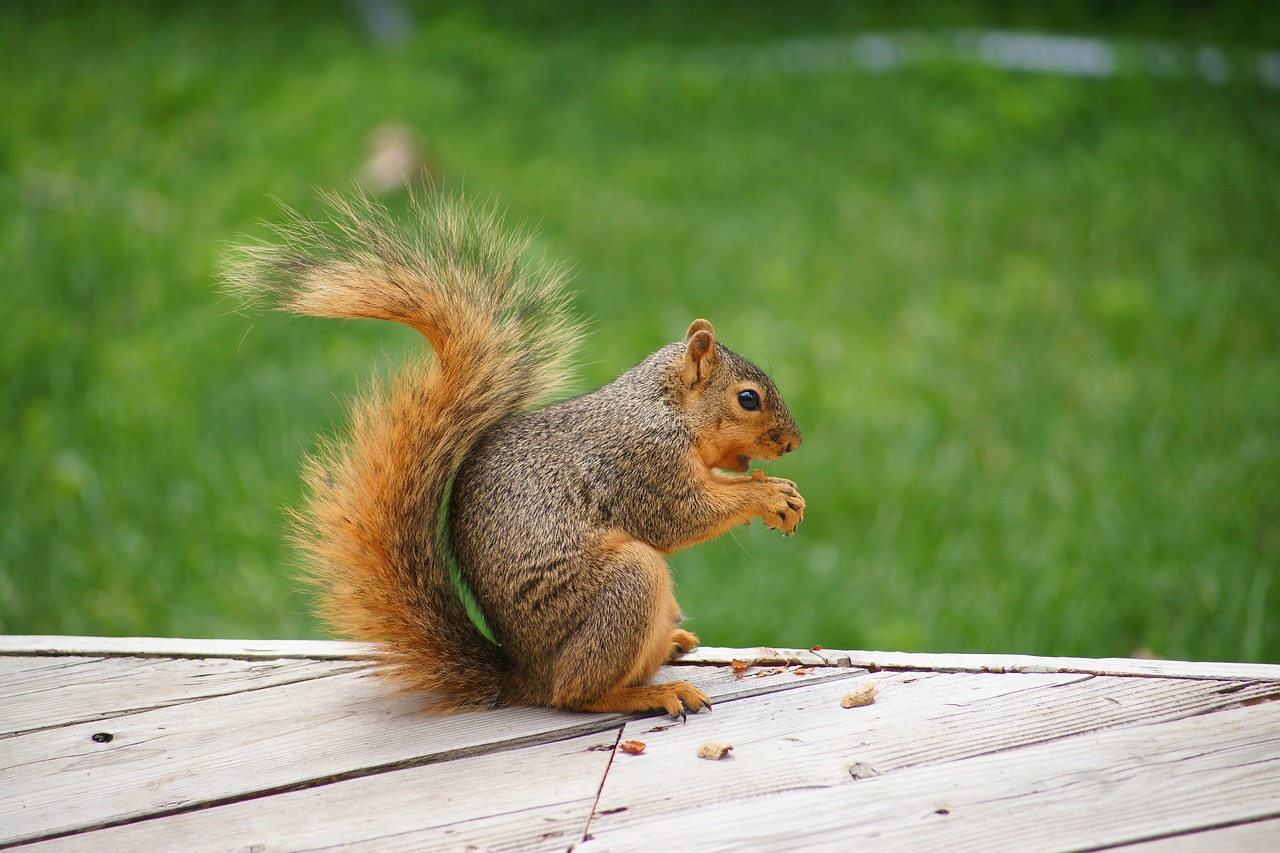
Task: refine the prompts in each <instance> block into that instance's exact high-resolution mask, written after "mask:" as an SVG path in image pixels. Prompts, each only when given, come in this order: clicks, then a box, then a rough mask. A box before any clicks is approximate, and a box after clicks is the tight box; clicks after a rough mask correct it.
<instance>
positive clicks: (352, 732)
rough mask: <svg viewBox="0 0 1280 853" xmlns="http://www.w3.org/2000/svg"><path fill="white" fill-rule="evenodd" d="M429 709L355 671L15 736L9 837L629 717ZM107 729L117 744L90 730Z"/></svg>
mask: <svg viewBox="0 0 1280 853" xmlns="http://www.w3.org/2000/svg"><path fill="white" fill-rule="evenodd" d="M242 665H243V666H248V665H249V664H248V663H242ZM673 675H677V676H684V675H687V676H689V677H691V679H693V680H694V681H695V682H696V683H697V684H698V685H699V686H701V687H702V688H703V689H704V690H706V691H707V693H708V694H709V695H711V696H712V697H713V699H715V700H716V701H726V700H728V699H732V698H736V697H741V696H748V695H756V694H760V693H767V692H770V691H777V690H781V689H785V688H788V687H790V686H792V685H793V684H795V683H798V682H799V681H801V680H802V678H801V677H797V676H795V675H794V674H793V673H792V672H778V673H775V674H772V675H768V676H766V677H763V678H744V679H738V678H736V677H735V676H734V673H733V672H732V670H731V669H730V668H728V667H689V668H674V667H673V668H667V669H666V670H664V671H663V672H662V673H660V677H671V676H673ZM853 675H856V672H855V671H852V670H833V671H831V672H828V673H827V674H826V677H828V678H847V677H851V676H853ZM819 677H822V676H820V675H818V674H814V675H812V676H807V677H805V678H814V679H817V678H819ZM811 683H817V682H816V681H815V682H811ZM420 708H421V701H420V700H418V699H415V698H413V697H393V696H390V695H388V694H387V693H386V692H385V690H384V689H382V688H381V686H380V685H378V684H377V682H376V680H374V679H373V678H372V677H371V676H370V674H369V673H368V672H367V671H359V672H346V673H338V674H334V675H331V676H329V677H326V678H324V679H320V680H308V681H300V682H296V683H291V684H282V685H278V686H275V687H273V688H272V689H270V690H261V691H251V692H241V693H236V694H230V695H222V696H213V697H210V698H207V699H204V700H201V701H199V702H188V703H183V704H177V705H170V706H167V707H162V708H156V709H153V710H147V711H143V712H140V713H134V714H127V715H124V716H120V717H116V718H114V719H112V720H110V721H109V722H106V723H104V722H91V723H78V724H75V725H68V726H63V727H59V728H56V729H49V730H42V731H38V732H31V733H28V734H23V735H18V736H14V737H11V738H8V739H6V740H5V748H4V749H3V750H0V779H2V780H3V781H4V785H3V786H0V843H4V842H6V841H7V842H13V841H17V840H21V839H29V838H39V837H42V836H45V835H48V834H52V833H60V832H68V831H75V830H79V829H84V828H87V827H93V826H97V825H100V824H107V823H114V822H119V821H128V820H137V819H141V818H143V817H147V816H150V815H155V814H161V813H164V812H166V811H173V810H180V809H186V808H192V807H196V806H199V805H201V804H206V803H213V802H218V801H223V800H226V799H238V798H242V797H246V796H254V795H257V794H259V793H261V792H264V791H269V790H272V789H275V788H283V787H291V786H298V785H311V784H318V783H320V782H323V781H326V780H331V779H334V778H340V777H344V776H351V775H361V774H366V773H369V772H373V771H375V770H377V769H379V768H385V767H388V766H396V765H402V764H421V763H426V762H429V761H437V760H442V759H445V758H449V757H452V756H456V755H463V754H468V753H471V752H477V751H491V750H494V749H504V748H507V747H508V746H510V745H511V744H513V743H520V742H546V741H550V740H556V739H562V738H565V737H570V736H573V735H577V734H582V733H585V732H596V731H603V730H605V729H608V728H610V727H612V726H616V725H617V724H618V721H619V720H621V719H623V718H622V717H621V716H619V715H599V714H595V715H592V714H570V713H564V712H555V711H550V710H546V709H534V708H516V709H506V710H503V711H494V712H487V713H477V714H467V715H458V716H452V717H427V716H424V715H422V714H421V713H420ZM659 719H661V720H665V721H667V722H670V721H669V720H667V718H666V717H661V718H659ZM104 731H105V733H107V734H110V735H111V740H110V742H109V743H99V742H96V741H94V740H93V736H94V735H99V734H101V733H103V732H104ZM121 778H127V779H128V780H129V784H128V785H121V784H119V782H120V780H121ZM73 806H74V807H73Z"/></svg>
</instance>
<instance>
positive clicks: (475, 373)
mask: <svg viewBox="0 0 1280 853" xmlns="http://www.w3.org/2000/svg"><path fill="white" fill-rule="evenodd" d="M326 201H327V202H328V203H329V204H330V206H331V208H332V209H333V212H334V216H333V217H332V219H333V222H332V223H331V225H332V226H333V227H332V228H328V227H325V226H322V225H319V224H316V223H313V222H309V221H305V220H303V219H301V218H300V217H297V216H293V217H292V219H291V221H290V222H289V223H288V224H287V225H284V226H281V227H279V228H277V229H276V231H277V235H278V237H279V238H280V240H279V242H278V243H276V244H273V245H258V246H251V247H247V248H244V249H241V250H239V251H238V252H237V253H236V254H235V255H234V256H233V257H232V258H231V260H230V262H229V263H228V265H227V270H226V272H225V274H224V279H225V282H226V286H227V290H228V291H229V292H231V293H233V294H236V295H239V296H241V297H242V298H245V299H247V300H249V301H250V302H256V303H260V304H261V303H265V304H269V305H274V306H276V307H280V308H283V309H286V310H288V311H292V312H295V313H298V314H308V315H313V316H317V317H343V318H364V317H368V318H376V319H381V320H393V321H395V322H398V323H404V324H405V325H408V326H411V327H412V328H414V329H417V330H418V331H419V332H421V333H422V335H423V336H424V337H426V339H427V341H428V342H429V343H430V344H431V347H432V349H434V350H435V353H436V357H435V359H434V360H430V361H428V360H425V359H424V360H422V361H421V362H418V363H409V364H406V366H404V367H403V368H402V369H401V372H400V374H399V375H398V376H397V377H396V378H395V379H394V380H393V381H392V382H390V383H388V384H386V385H375V387H373V388H372V389H371V390H370V391H368V392H366V394H365V395H364V396H363V397H362V398H360V399H358V400H357V401H356V402H355V403H354V404H353V406H352V411H351V425H350V431H349V434H348V435H347V436H345V437H341V438H337V439H334V440H331V441H329V442H327V443H326V444H324V445H323V446H322V447H321V449H320V450H319V451H318V452H317V453H316V455H314V456H312V457H311V458H310V459H309V460H308V462H307V465H306V469H305V474H304V477H305V480H306V483H307V486H308V487H309V497H308V498H307V501H306V503H305V504H304V505H303V506H302V507H301V508H300V509H299V510H298V511H296V512H295V513H294V529H293V539H294V541H295V542H296V543H297V544H298V545H299V546H300V547H301V548H302V550H303V551H304V552H305V553H306V554H307V555H308V557H309V558H310V561H309V562H310V567H309V571H310V574H311V576H312V578H313V579H314V581H315V582H316V585H317V587H318V589H319V609H320V613H321V615H322V616H323V618H324V619H325V621H327V622H328V623H329V625H330V626H331V627H332V628H334V629H335V630H336V631H338V632H339V633H341V634H342V635H344V636H347V637H351V638H353V639H359V640H367V641H371V642H374V643H377V644H378V645H379V646H380V647H381V650H382V659H383V662H384V664H385V666H384V668H383V672H384V673H385V674H386V675H387V676H389V677H390V678H391V679H392V680H393V681H395V682H397V683H398V684H399V685H400V686H401V687H403V688H405V689H407V690H411V691H415V692H416V691H423V692H431V693H434V694H435V700H434V701H435V707H436V709H438V710H450V709H462V708H474V707H493V706H495V705H499V704H502V703H503V700H504V692H505V690H506V686H507V684H508V681H509V676H508V673H509V664H508V661H507V660H506V658H505V657H504V656H503V655H502V653H501V651H500V649H499V648H498V647H497V646H496V645H494V644H493V643H491V642H490V641H489V640H488V639H486V638H485V637H484V635H483V634H481V633H480V631H479V630H478V629H477V628H476V627H475V625H474V624H473V623H472V622H471V620H470V618H469V617H468V615H467V612H466V610H465V608H464V606H463V604H462V602H461V599H460V598H459V596H458V593H457V591H456V590H455V588H454V586H453V583H452V580H451V578H450V574H449V567H448V557H447V556H446V555H447V550H446V548H445V546H444V545H443V544H442V543H441V541H440V535H439V530H440V519H441V512H442V508H443V505H444V502H445V498H446V493H447V491H448V488H449V481H450V478H451V476H452V474H453V472H454V470H455V469H456V468H457V467H458V465H459V464H460V463H461V461H462V460H463V458H464V457H465V456H466V454H467V452H468V451H469V450H470V449H471V448H472V447H473V446H474V445H475V443H476V442H477V441H478V440H479V438H480V436H481V434H482V433H483V432H484V431H485V430H487V429H488V428H489V427H491V426H492V425H493V424H495V423H496V422H497V421H499V420H501V419H502V418H504V417H506V416H508V415H510V414H512V413H515V412H518V411H521V410H523V409H526V408H528V407H530V406H532V405H534V404H536V403H538V402H542V401H544V400H545V399H546V398H548V397H549V396H551V395H552V394H554V393H555V392H557V391H559V390H560V388H561V386H562V385H563V384H564V383H565V381H566V380H567V378H568V372H569V368H570V359H571V354H572V353H573V351H574V350H575V349H576V346H577V343H578V338H579V337H580V328H579V326H578V325H577V324H576V322H575V321H574V320H573V319H572V318H571V314H570V312H569V310H568V303H567V295H566V292H565V290H564V279H565V275H564V272H563V269H561V268H557V267H551V266H547V265H545V264H540V263H537V262H535V261H533V260H531V259H530V258H529V253H528V248H529V239H528V238H527V237H516V238H513V237H510V236H506V235H504V233H503V230H502V227H501V222H500V220H499V217H498V216H497V214H496V213H495V212H494V211H493V210H492V209H480V208H477V207H475V206H472V205H470V204H468V203H466V202H465V201H463V200H461V199H458V198H453V199H443V198H442V199H435V200H432V201H429V202H425V203H417V202H415V205H414V214H415V215H416V218H417V219H418V220H419V221H418V222H417V223H414V224H413V225H412V226H411V227H404V226H402V225H400V224H399V223H397V222H395V221H394V220H393V219H392V217H391V216H390V214H388V212H387V211H386V209H385V208H384V207H382V206H381V205H379V204H378V203H377V202H374V201H371V200H369V199H367V198H366V197H363V196H359V197H356V198H354V199H352V200H344V199H340V198H336V197H328V198H327V199H326Z"/></svg>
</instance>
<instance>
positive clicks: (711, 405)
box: [680, 320, 800, 471]
mask: <svg viewBox="0 0 1280 853" xmlns="http://www.w3.org/2000/svg"><path fill="white" fill-rule="evenodd" d="M680 393H681V395H682V398H683V399H682V400H681V408H682V409H683V410H684V412H685V414H686V415H687V416H688V418H689V421H690V424H691V426H692V427H693V434H694V442H695V444H696V446H697V453H698V455H699V456H700V457H701V459H702V461H703V463H705V464H706V465H707V466H708V467H710V468H721V469H723V470H726V471H746V470H747V469H748V468H749V467H750V466H751V460H752V459H765V460H770V459H777V458H778V457H779V456H781V455H782V454H784V453H790V452H791V451H793V450H795V449H796V448H797V447H799V446H800V430H799V429H798V428H797V427H796V424H795V421H793V420H792V419H791V412H789V411H787V404H786V403H784V402H783V401H782V395H781V394H779V393H778V389H777V388H775V387H774V386H773V382H772V381H771V380H770V379H769V377H768V376H766V375H765V373H764V371H762V370H760V368H758V367H756V366H755V365H754V364H752V363H751V362H749V361H747V360H746V359H745V358H743V357H742V356H740V355H738V354H737V353H735V352H733V351H732V350H730V349H729V348H728V347H725V346H721V345H720V344H718V343H716V333H715V330H714V329H713V328H712V327H711V324H710V323H709V322H707V321H706V320H694V321H693V323H692V324H691V325H690V326H689V331H688V333H686V335H685V348H684V355H683V360H682V362H681V364H680Z"/></svg>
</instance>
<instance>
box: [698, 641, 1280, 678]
mask: <svg viewBox="0 0 1280 853" xmlns="http://www.w3.org/2000/svg"><path fill="white" fill-rule="evenodd" d="M733 658H737V659H740V660H747V661H754V662H758V663H762V664H763V663H777V662H783V661H794V662H798V663H801V664H802V665H805V666H813V665H819V666H820V665H827V666H852V667H858V668H861V669H869V670H873V671H874V670H880V669H884V670H893V671H928V672H997V673H999V672H1031V673H1035V672H1076V673H1081V674H1089V675H1132V676H1147V677H1153V678H1207V679H1213V680H1219V681H1280V665H1275V664H1263V663H1222V662H1197V661H1170V660H1138V659H1131V658H1062V657H1058V658H1053V657H1032V656H1030V655H986V654H982V655H953V654H930V653H921V652H864V651H835V650H831V649H819V650H817V651H809V650H804V649H774V648H769V647H764V646H761V647H758V648H754V649H726V648H719V647H715V646H700V647H699V648H696V649H694V650H693V651H692V652H689V653H688V654H686V655H683V656H682V657H681V658H680V662H681V663H685V664H697V663H707V664H721V665H723V664H727V663H728V662H729V661H730V660H731V659H733Z"/></svg>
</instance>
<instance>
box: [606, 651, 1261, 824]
mask: <svg viewBox="0 0 1280 853" xmlns="http://www.w3.org/2000/svg"><path fill="white" fill-rule="evenodd" d="M867 680H870V681H872V682H873V683H874V684H875V685H876V686H877V687H878V689H879V694H878V696H877V698H876V701H875V704H873V705H871V706H867V707H863V708H850V709H846V708H842V707H840V703H839V700H840V697H841V695H842V694H843V693H844V692H845V691H846V690H847V689H848V688H849V687H850V686H851V685H852V684H854V683H861V682H862V681H867ZM1273 688H1274V686H1273V685H1270V684H1267V683H1264V684H1253V685H1248V686H1245V687H1244V688H1243V689H1242V688H1241V687H1240V685H1238V684H1237V683H1234V682H1219V683H1214V682H1205V681H1199V680H1180V679H1147V678H1124V677H1115V676H1081V675H1077V674H1073V673H1058V674H1039V673H1027V674H1012V673H1009V674H1003V675H995V674H985V675H977V674H969V673H951V674H936V673H934V674H913V673H880V674H878V675H874V676H868V677H864V678H860V679H856V680H855V681H844V682H838V683H833V684H819V685H813V686H808V687H804V688H800V689H797V690H793V691H789V692H785V693H778V694H770V695H768V696H762V697H757V698H752V699H749V700H745V701H743V702H737V703H733V704H730V705H727V706H726V707H725V708H723V709H718V710H717V711H716V713H715V714H714V715H712V716H711V717H709V718H705V719H704V718H702V717H698V718H696V719H695V718H690V720H689V724H688V725H687V726H681V727H674V728H659V729H655V728H653V727H652V726H648V725H647V724H645V723H641V722H633V723H629V724H627V726H626V728H625V730H624V734H623V737H624V739H627V740H640V741H642V742H645V743H646V744H647V748H646V750H645V752H644V754H643V755H642V756H640V758H642V759H644V760H641V761H634V762H633V761H619V762H617V763H615V766H614V768H613V771H612V772H611V773H610V776H609V779H608V781H607V783H606V785H605V787H604V790H603V792H602V794H601V800H600V809H601V810H602V811H606V812H607V811H611V810H617V809H625V814H624V813H622V812H619V813H618V814H619V815H621V816H620V817H616V818H611V819H610V820H611V821H612V822H613V823H617V824H626V823H628V822H631V821H641V820H648V819H651V818H657V817H660V816H661V815H662V814H663V813H664V812H665V811H666V810H667V809H670V808H672V807H678V805H677V804H678V803H682V802H686V801H687V802H695V803H699V804H702V805H704V806H707V805H712V804H715V803H718V802H724V801H730V800H735V799H747V798H751V797H756V796H760V795H763V794H767V793H769V792H772V791H776V790H778V789H786V788H795V789H803V788H805V787H809V786H827V785H837V784H841V783H843V782H845V781H848V780H850V779H851V771H852V772H855V773H856V774H857V775H860V776H863V777H871V776H874V775H877V774H879V775H885V774H889V773H892V772H895V771H900V770H903V769H904V768H908V767H914V766H930V767H934V766H938V765H942V764H945V763H948V762H955V761H959V760H962V759H967V758H972V757H974V756H978V755H983V754H990V753H1000V752H1005V751H1009V750H1014V749H1019V748H1025V747H1027V746H1031V745H1035V744H1038V743H1043V742H1049V741H1054V740H1061V739H1064V738H1068V737H1072V736H1078V735H1080V734H1081V733H1085V732H1090V731H1096V730H1101V729H1107V728H1113V727H1120V726H1130V725H1135V724H1139V723H1149V722H1152V721H1156V720H1172V719H1178V718H1182V717H1187V716H1190V715H1196V714H1205V713H1210V712H1212V711H1215V710H1221V709H1224V708H1230V707H1235V706H1237V705H1239V703H1241V702H1252V701H1256V700H1259V699H1261V698H1263V697H1266V696H1267V695H1269V694H1268V691H1271V690H1273ZM1224 689H1225V690H1229V691H1230V692H1229V693H1222V692H1221V691H1222V690H1224ZM713 740H714V741H727V742H729V743H731V744H733V745H734V751H733V753H732V757H731V758H729V759H727V760H725V761H721V762H709V761H704V760H699V759H697V758H695V754H696V751H697V747H698V745H699V744H701V743H704V742H706V741H713ZM673 779H678V780H679V791H680V793H679V796H678V797H676V798H674V799H673V798H672V794H671V790H670V784H671V783H670V780H673Z"/></svg>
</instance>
